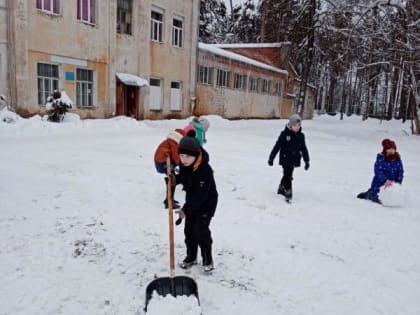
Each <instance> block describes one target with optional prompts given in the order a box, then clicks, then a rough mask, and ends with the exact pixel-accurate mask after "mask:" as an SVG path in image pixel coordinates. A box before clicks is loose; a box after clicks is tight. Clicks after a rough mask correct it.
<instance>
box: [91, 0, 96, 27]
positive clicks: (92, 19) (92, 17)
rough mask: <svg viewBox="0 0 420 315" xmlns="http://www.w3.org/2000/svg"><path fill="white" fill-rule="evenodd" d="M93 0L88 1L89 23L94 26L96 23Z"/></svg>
mask: <svg viewBox="0 0 420 315" xmlns="http://www.w3.org/2000/svg"><path fill="white" fill-rule="evenodd" d="M95 3H96V1H95V0H90V23H93V24H95V23H96V19H95V12H96V11H95V9H96V8H95Z"/></svg>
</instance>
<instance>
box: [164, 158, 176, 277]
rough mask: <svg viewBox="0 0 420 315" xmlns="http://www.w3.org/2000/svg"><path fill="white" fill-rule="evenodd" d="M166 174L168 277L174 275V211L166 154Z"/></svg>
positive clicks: (168, 162) (169, 160)
mask: <svg viewBox="0 0 420 315" xmlns="http://www.w3.org/2000/svg"><path fill="white" fill-rule="evenodd" d="M166 174H167V176H168V183H167V185H166V190H167V200H168V214H169V277H171V278H173V277H174V276H175V272H174V269H175V253H174V213H173V204H172V176H171V174H172V170H171V158H170V156H169V155H167V156H166Z"/></svg>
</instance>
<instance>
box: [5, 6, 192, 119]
mask: <svg viewBox="0 0 420 315" xmlns="http://www.w3.org/2000/svg"><path fill="white" fill-rule="evenodd" d="M199 5H200V2H199V1H195V0H188V1H181V0H103V1H102V0H101V1H99V0H76V1H64V0H36V1H20V0H8V1H7V0H0V25H1V26H2V27H1V31H0V79H1V84H0V89H1V91H5V92H4V93H2V92H1V91H0V94H5V95H6V97H8V98H9V102H10V103H11V104H12V105H13V106H14V107H15V109H16V111H17V112H18V113H19V114H21V115H22V116H30V115H33V114H37V113H42V112H43V111H44V109H45V103H46V99H47V97H48V95H50V94H51V92H52V91H53V90H55V89H59V90H65V91H66V92H67V94H68V95H69V96H70V98H71V99H72V100H73V102H74V104H75V111H76V112H77V113H78V114H79V115H80V116H81V117H82V118H106V117H113V116H116V115H127V116H132V117H135V118H137V119H143V118H147V119H159V118H165V117H179V118H181V117H186V116H188V115H190V113H191V106H192V103H191V102H193V101H194V96H195V85H196V77H195V76H196V68H195V64H196V59H197V49H196V47H197V36H198V30H197V27H198V16H199ZM3 26H5V27H3ZM5 82H6V83H5Z"/></svg>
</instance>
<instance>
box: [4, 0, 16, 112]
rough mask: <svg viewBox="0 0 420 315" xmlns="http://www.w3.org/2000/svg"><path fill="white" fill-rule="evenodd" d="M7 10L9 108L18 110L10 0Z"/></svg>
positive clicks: (7, 1)
mask: <svg viewBox="0 0 420 315" xmlns="http://www.w3.org/2000/svg"><path fill="white" fill-rule="evenodd" d="M5 9H6V10H7V14H6V16H7V17H6V19H7V40H6V41H7V43H6V45H7V46H6V47H7V48H6V49H7V75H8V79H9V102H8V104H9V107H10V108H11V109H16V108H15V107H16V106H15V105H16V97H15V95H16V75H15V62H14V58H13V50H14V45H12V38H13V34H12V18H11V15H12V8H11V3H10V0H6V7H5Z"/></svg>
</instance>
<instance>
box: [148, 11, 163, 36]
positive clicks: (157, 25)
mask: <svg viewBox="0 0 420 315" xmlns="http://www.w3.org/2000/svg"><path fill="white" fill-rule="evenodd" d="M150 39H151V40H152V41H155V42H159V43H161V42H163V10H161V9H158V8H154V9H152V13H151V20H150Z"/></svg>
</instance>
